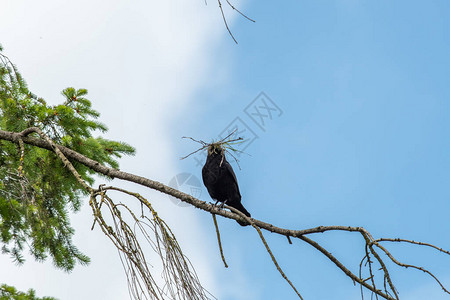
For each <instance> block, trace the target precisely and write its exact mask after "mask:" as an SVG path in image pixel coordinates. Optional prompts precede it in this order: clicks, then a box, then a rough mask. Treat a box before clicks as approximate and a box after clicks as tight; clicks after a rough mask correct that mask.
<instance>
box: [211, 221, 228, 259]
mask: <svg viewBox="0 0 450 300" xmlns="http://www.w3.org/2000/svg"><path fill="white" fill-rule="evenodd" d="M211 215H212V217H213V220H214V227H216V234H217V242H218V243H219V250H220V256H221V257H222V261H223V264H224V265H225V268H228V265H227V262H226V261H225V256H224V255H223V249H222V242H221V241H220V232H219V226H218V225H217V219H216V215H215V214H211Z"/></svg>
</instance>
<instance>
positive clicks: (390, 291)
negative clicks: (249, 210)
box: [0, 128, 450, 300]
mask: <svg viewBox="0 0 450 300" xmlns="http://www.w3.org/2000/svg"><path fill="white" fill-rule="evenodd" d="M33 132H37V133H38V134H39V137H34V136H30V135H29V134H30V133H33ZM0 139H1V140H6V141H10V142H13V143H16V144H20V141H22V142H23V143H26V144H29V145H33V146H36V147H40V148H43V149H47V150H50V151H53V152H55V153H56V154H57V155H58V156H59V157H60V158H61V159H62V160H63V162H64V163H65V165H66V166H67V167H68V168H69V169H71V167H70V166H71V163H70V161H77V162H79V163H81V164H83V165H85V166H87V167H88V168H90V169H92V170H94V171H96V172H98V173H101V174H103V175H106V176H109V177H111V178H118V179H122V180H126V181H129V182H134V183H136V184H139V185H143V186H146V187H149V188H151V189H154V190H157V191H160V192H162V193H164V194H168V195H171V196H173V197H176V198H178V199H180V200H182V201H184V202H187V203H189V204H191V205H193V206H195V207H196V208H199V209H201V210H204V211H207V212H209V213H212V214H214V215H221V216H223V217H225V218H229V219H234V220H239V221H241V222H244V223H249V224H251V225H252V226H253V227H254V228H255V229H257V230H258V232H260V230H261V229H264V230H267V231H269V232H272V233H277V234H280V235H283V236H286V237H292V238H298V239H300V240H302V241H304V242H306V243H308V244H309V245H311V246H312V247H314V248H315V249H317V250H318V251H319V252H321V253H322V254H323V255H324V256H325V257H327V258H328V259H329V260H330V261H331V262H333V263H334V264H335V265H336V266H337V267H338V268H339V269H340V270H342V272H344V273H345V274H346V275H347V276H348V277H349V278H350V279H352V281H353V282H354V283H358V284H359V285H360V286H362V287H364V288H366V289H368V290H369V291H371V292H372V293H373V294H375V296H376V297H377V298H378V296H380V297H382V298H385V299H389V300H391V299H399V296H398V293H397V290H396V288H395V285H394V283H393V281H392V279H391V276H390V274H389V270H388V268H387V266H386V263H385V262H384V260H383V258H382V256H381V255H380V254H385V255H386V256H387V257H388V258H389V259H390V260H391V261H393V262H394V263H395V264H397V265H398V266H401V267H405V268H415V269H418V270H421V271H423V272H425V273H427V274H428V275H430V276H432V277H433V278H434V279H435V280H436V281H437V282H438V284H439V285H440V286H441V287H442V288H443V289H444V291H445V292H446V293H449V291H448V290H447V289H445V288H444V285H443V284H442V283H441V282H440V281H439V280H438V279H437V277H436V276H435V275H433V274H432V273H431V272H429V271H428V270H426V269H424V268H421V267H418V266H414V265H409V264H404V263H402V262H400V261H398V260H397V259H395V258H394V257H393V256H392V255H391V254H390V252H389V251H388V250H387V249H386V248H385V247H384V246H382V245H381V243H382V242H404V243H409V244H415V245H419V246H426V247H432V248H434V249H436V250H439V251H440V252H442V253H444V254H447V255H450V252H449V251H447V250H444V249H442V248H439V247H437V246H435V245H432V244H429V243H423V242H416V241H412V240H406V239H392V238H379V239H374V238H373V237H372V235H371V234H370V233H369V232H368V231H367V230H366V229H364V228H363V227H353V226H318V227H314V228H309V229H302V230H292V229H286V228H280V227H277V226H274V225H272V224H269V223H265V222H263V221H260V220H257V219H253V218H247V217H245V216H243V215H240V214H237V213H236V212H233V211H226V210H223V209H220V208H218V207H216V206H214V205H211V204H209V203H206V202H204V201H200V200H198V199H196V198H194V197H192V196H190V195H188V194H185V193H183V192H181V191H178V190H176V189H173V188H171V187H168V186H166V185H164V184H162V183H160V182H157V181H154V180H150V179H147V178H144V177H141V176H137V175H134V174H131V173H127V172H123V171H120V170H117V169H112V168H108V167H106V166H103V165H101V164H100V163H98V162H96V161H94V160H92V159H89V158H87V157H85V156H83V155H81V154H80V153H78V152H76V151H73V150H71V149H69V148H66V147H63V146H61V145H56V144H54V143H53V142H52V141H51V140H49V139H48V138H46V137H45V135H44V136H43V134H42V132H40V131H39V129H36V128H28V129H26V130H24V131H23V132H7V131H2V130H0ZM63 157H65V158H67V161H65V160H64V159H63ZM66 162H68V164H66ZM72 167H73V166H72ZM71 170H72V169H71ZM74 171H75V172H74V175H75V176H76V170H74ZM80 184H82V183H81V182H80ZM104 189H105V188H103V190H104ZM109 189H116V190H119V189H117V188H112V187H110V188H109ZM99 193H100V194H99ZM127 193H129V194H130V195H134V196H135V197H136V198H138V199H139V201H140V202H141V203H144V204H145V205H146V206H147V207H148V208H149V209H150V207H151V206H150V203H148V201H147V200H145V199H144V198H140V197H138V196H137V194H133V193H130V192H127ZM93 195H96V196H98V195H100V196H101V195H102V194H101V191H98V190H97V191H94V192H93ZM102 199H103V201H100V203H98V202H97V204H95V203H94V207H93V209H94V211H95V212H96V213H97V215H95V217H96V218H99V215H98V210H99V209H100V208H101V204H102V203H109V204H108V207H109V209H110V211H111V212H112V213H113V214H116V216H117V214H118V213H117V212H116V209H117V207H119V206H120V207H122V208H125V209H126V210H127V208H126V206H125V205H123V204H120V205H118V204H113V203H112V202H110V200H109V199H108V198H107V197H105V196H103V198H102ZM147 203H148V205H147ZM150 210H151V209H150ZM127 211H128V212H129V213H131V214H132V212H131V211H129V210H127ZM152 214H153V211H152ZM155 214H156V212H155ZM97 220H98V221H97V222H99V221H100V223H101V219H97ZM103 226H104V228H103V229H104V231H106V232H105V234H107V235H108V234H109V235H112V233H111V232H114V231H111V230H110V228H111V227H110V226H109V225H104V224H103ZM115 226H118V227H116V229H117V228H122V229H121V230H122V231H123V232H126V231H125V227H120V226H123V224H117V225H115ZM328 231H341V232H342V231H345V232H358V233H359V234H361V236H362V238H363V241H364V245H365V256H364V257H363V259H362V260H361V263H360V273H359V274H358V275H359V276H357V275H355V274H353V273H352V272H351V271H350V270H349V269H348V268H347V267H346V266H345V265H344V264H342V263H341V262H340V261H339V259H338V258H337V257H335V256H333V255H332V254H331V252H329V251H328V250H326V249H325V248H324V247H322V246H321V245H320V244H319V243H318V242H316V241H314V240H312V239H311V238H310V237H308V235H311V234H315V233H324V232H328ZM112 236H113V235H112ZM113 237H114V236H113ZM114 239H115V240H116V243H115V244H116V246H117V247H118V248H119V249H122V248H123V249H125V247H124V245H123V244H121V243H120V242H119V241H121V239H120V238H114ZM168 241H170V239H169V240H168ZM113 242H114V241H113ZM379 251H381V252H379ZM124 253H126V252H124ZM173 253H176V251H174V252H173ZM272 257H273V256H272ZM372 257H373V258H375V259H374V260H373V261H372V259H371V258H372ZM130 261H133V259H131V258H130ZM174 261H178V258H174ZM363 262H365V264H364V266H368V272H369V276H367V277H366V278H363V274H362V266H363ZM375 267H376V268H379V269H381V271H382V273H383V284H384V290H380V289H378V288H377V286H376V281H375V276H374V275H375V274H374V273H373V271H372V270H373V269H374V268H375ZM175 269H176V267H175ZM139 272H141V271H139ZM145 273H146V272H145V271H143V272H142V274H145ZM133 276H135V275H133Z"/></svg>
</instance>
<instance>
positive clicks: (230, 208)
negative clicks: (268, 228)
mask: <svg viewBox="0 0 450 300" xmlns="http://www.w3.org/2000/svg"><path fill="white" fill-rule="evenodd" d="M224 207H225V208H228V209H229V210H231V211H232V212H234V213H236V214H238V215H240V216H241V217H243V218H244V219H245V220H246V221H247V222H248V223H250V225H252V226H253V228H255V229H256V231H257V232H258V234H259V237H260V238H261V241H262V242H263V244H264V246H265V247H266V250H267V252H268V253H269V255H270V257H271V258H272V261H273V263H274V265H275V267H276V268H277V270H278V272H279V273H280V274H281V276H282V277H283V278H284V280H286V281H287V283H289V285H290V286H291V287H292V289H293V290H294V291H295V293H296V294H297V296H298V297H299V298H300V299H302V300H303V298H302V296H301V295H300V293H299V292H298V291H297V289H296V288H295V286H294V285H293V284H292V282H291V281H290V280H289V278H287V276H286V274H284V272H283V270H282V269H281V267H280V265H279V264H278V262H277V260H276V258H275V256H274V255H273V253H272V251H271V250H270V247H269V245H268V244H267V242H266V239H265V238H264V235H263V234H262V232H261V230H260V229H259V227H258V226H256V225H255V223H254V222H253V221H252V220H251V219H250V218H249V217H247V216H246V215H244V214H243V213H242V212H241V211H239V210H237V209H235V208H234V207H231V206H228V205H224Z"/></svg>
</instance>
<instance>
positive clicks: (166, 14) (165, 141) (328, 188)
mask: <svg viewBox="0 0 450 300" xmlns="http://www.w3.org/2000/svg"><path fill="white" fill-rule="evenodd" d="M56 2H57V1H43V2H42V3H40V4H39V5H35V4H27V3H26V1H9V2H8V1H7V3H8V5H9V7H7V8H8V9H5V10H3V12H0V36H2V37H3V38H4V40H2V41H0V42H1V43H2V45H3V46H4V48H5V53H6V54H7V55H8V56H9V57H10V58H11V59H12V60H13V61H14V62H15V63H16V64H17V65H18V67H19V69H20V70H22V73H23V75H24V77H25V78H26V80H27V81H28V83H29V85H30V88H31V89H32V90H33V92H35V93H36V94H38V95H42V96H44V97H45V98H46V100H47V101H48V102H50V103H51V102H52V101H53V102H55V103H56V102H58V101H61V100H62V99H61V98H60V97H59V96H58V93H59V91H60V90H62V89H63V88H65V87H67V86H75V87H85V88H88V90H89V92H90V99H91V100H92V101H93V103H94V107H97V109H98V110H99V111H100V112H101V113H102V118H103V119H102V120H103V121H104V122H105V123H106V124H107V125H108V126H109V128H110V131H109V133H108V137H110V138H115V139H121V140H124V141H126V142H128V143H130V144H132V145H134V146H136V148H137V155H136V157H132V158H125V159H124V160H123V162H122V165H121V169H123V170H126V171H129V172H133V173H137V174H141V175H144V176H147V177H149V178H152V179H156V180H159V181H161V182H164V183H168V182H169V181H170V179H171V178H173V177H174V176H175V175H176V174H178V173H182V172H188V173H192V174H194V175H195V176H197V177H198V178H201V168H200V167H198V166H196V164H195V161H194V160H193V159H186V160H183V161H180V160H179V157H181V156H184V155H186V154H188V153H189V152H191V151H193V150H195V149H196V147H197V145H196V144H195V143H193V142H191V141H188V140H182V139H181V136H192V137H195V138H198V139H203V140H205V141H209V140H211V139H213V138H216V137H217V135H218V134H219V133H220V132H222V131H223V130H224V129H225V128H226V127H227V126H228V125H229V124H230V122H232V121H233V120H234V119H235V118H236V117H239V118H241V120H243V121H244V122H245V123H246V124H247V125H248V126H249V127H250V128H251V129H252V130H253V131H254V133H255V134H256V135H257V136H258V138H257V139H256V140H255V141H254V142H253V143H252V144H251V145H250V146H249V147H248V148H247V149H246V152H247V153H248V154H249V155H242V156H241V159H240V166H241V170H239V168H238V167H237V166H236V164H233V167H234V169H235V172H236V175H237V177H238V181H239V184H240V189H241V194H242V196H243V199H242V201H243V203H244V205H245V207H246V208H247V209H248V210H249V211H250V212H251V213H252V216H254V217H255V218H258V219H261V220H263V221H266V222H270V223H273V224H275V225H277V226H281V227H287V228H292V229H304V228H309V227H314V226H318V225H351V226H363V227H365V228H366V229H368V230H369V231H370V232H371V233H372V234H373V235H374V236H375V237H392V238H395V237H402V238H408V239H413V240H420V241H424V242H430V243H434V244H436V245H438V246H440V247H443V248H446V249H450V239H449V237H448V232H449V231H450V222H449V221H448V212H449V211H450V200H449V199H450V191H449V190H448V188H447V187H448V185H449V184H448V182H449V180H450V159H449V155H448V153H449V150H450V149H449V148H450V141H449V129H450V121H449V119H450V118H449V117H450V116H449V114H450V102H449V100H448V99H449V98H450V97H449V96H450V79H449V78H450V76H449V70H450V58H449V55H448V53H450V40H449V39H450V37H449V28H450V26H449V21H448V20H449V17H450V16H449V15H450V3H449V2H448V1H395V2H392V1H353V0H342V1H288V2H282V3H257V2H256V1H248V2H245V5H242V6H241V5H239V3H236V6H239V8H240V9H241V10H243V11H244V12H245V13H246V14H248V15H249V16H250V17H251V18H253V19H255V20H256V23H251V22H249V21H247V20H245V19H244V18H241V17H240V16H239V15H237V14H236V13H234V12H232V11H231V10H226V14H227V16H228V18H229V19H228V21H229V24H230V28H231V29H232V31H233V33H234V35H235V37H236V38H237V40H238V42H239V44H238V45H235V44H234V43H233V41H232V40H231V38H230V37H229V36H228V35H227V32H226V30H225V28H224V26H223V24H222V20H221V17H220V12H219V11H218V8H217V5H216V3H215V2H214V1H209V2H208V5H207V6H205V5H204V2H203V1H200V2H199V3H193V2H192V3H191V2H189V3H186V2H183V1H179V0H174V1H173V2H168V1H166V2H167V3H157V2H152V1H136V3H134V4H133V5H130V4H129V2H127V1H120V0H117V1H113V2H112V4H111V5H110V6H108V7H107V8H105V7H104V5H102V3H101V1H84V0H83V1H81V3H78V2H77V3H71V4H67V5H66V6H64V5H57V4H56ZM29 5H32V6H33V7H29ZM86 7H87V8H88V9H86ZM6 12H7V13H6ZM72 15H76V16H77V18H78V21H79V22H73V18H72ZM20 20H22V21H20ZM24 20H25V21H24ZM52 20H56V21H52ZM55 24H58V26H55ZM261 91H264V92H265V93H266V95H267V96H268V97H270V99H272V101H273V102H274V103H276V105H277V106H278V107H279V108H280V109H281V110H282V112H283V113H282V114H281V116H274V118H273V119H272V120H270V121H268V122H267V124H266V125H267V126H266V127H265V131H263V130H261V129H260V128H259V127H258V126H257V125H256V124H255V123H254V122H253V121H252V120H251V119H250V118H249V117H248V115H246V114H245V111H244V109H245V108H246V107H247V105H249V104H250V103H251V102H252V101H253V100H254V99H255V97H256V96H258V95H259V94H260V92H261ZM143 137H144V138H143ZM229 160H231V158H229ZM118 184H121V183H118ZM126 187H128V188H130V189H131V188H133V187H130V186H126ZM138 191H139V192H140V193H142V194H144V195H146V196H147V197H149V198H150V199H153V201H154V202H155V205H156V206H157V207H158V208H159V210H160V215H161V216H163V218H164V217H165V218H166V220H167V221H168V223H169V225H171V226H172V227H173V229H174V231H175V232H176V233H179V238H180V242H181V245H182V247H183V248H184V249H185V251H186V253H187V254H188V256H189V257H190V258H191V260H192V261H193V263H194V265H195V266H196V267H197V271H198V273H199V276H200V278H201V280H202V281H203V282H204V283H205V285H206V286H207V287H208V289H209V290H211V292H213V294H215V295H217V296H218V298H219V299H227V300H228V299H263V300H265V299H268V300H271V299H295V294H294V293H293V291H292V290H291V289H290V288H289V286H288V285H287V283H286V282H284V280H283V279H282V278H281V276H280V275H279V274H278V272H277V271H276V269H275V267H274V266H273V264H272V262H271V260H270V257H269V256H268V254H267V253H266V251H265V250H264V248H263V245H262V244H261V242H260V240H259V238H258V236H257V233H256V232H255V231H254V230H252V229H251V228H248V227H246V228H242V227H240V226H239V225H237V224H236V222H234V221H230V220H222V219H220V220H219V224H220V228H221V231H222V239H223V240H222V242H223V246H224V252H225V256H226V258H227V261H228V263H229V265H230V267H229V268H228V269H225V268H223V266H222V263H221V260H220V255H219V252H218V249H217V245H216V240H215V232H214V228H213V226H212V220H211V217H210V216H209V215H207V214H205V213H202V212H200V211H198V210H195V209H192V208H186V207H179V206H175V205H173V203H172V202H170V201H168V199H167V197H164V196H161V195H160V194H157V193H149V192H148V191H146V190H144V189H138ZM200 198H201V199H202V200H207V201H209V196H208V195H207V192H206V190H205V189H203V192H202V195H201V197H200ZM90 220H91V219H90V213H89V207H87V206H86V207H84V209H83V211H82V212H80V213H79V214H77V215H75V216H74V226H75V227H76V229H77V232H78V235H77V236H76V241H78V242H79V243H80V245H81V248H82V249H85V251H86V252H87V254H88V255H90V256H91V257H92V258H93V262H92V264H91V265H90V266H89V267H87V268H83V267H80V268H78V269H76V270H75V271H74V272H73V273H71V274H61V273H62V272H60V271H57V270H56V271H55V270H54V269H53V267H52V265H51V263H47V264H38V263H34V262H32V261H30V260H29V261H27V263H26V264H25V265H24V266H23V267H20V268H17V267H16V266H15V265H14V264H12V263H11V262H9V260H8V258H7V257H0V259H1V264H2V267H3V266H4V267H3V268H2V269H3V270H4V272H2V271H1V270H0V282H7V283H11V284H14V285H17V286H19V287H21V288H22V289H26V288H29V287H33V288H35V289H36V290H37V291H38V294H40V295H52V296H57V297H60V298H61V299H83V298H86V297H87V296H86V295H90V296H91V297H93V295H96V294H95V293H100V294H99V295H100V296H99V295H97V296H96V297H97V298H98V297H101V296H105V295H104V294H101V293H104V291H108V293H109V294H108V299H123V298H124V295H126V285H125V283H124V282H123V280H124V277H123V274H122V270H121V267H120V264H119V263H118V262H117V260H118V257H117V255H116V253H115V252H114V250H113V249H111V247H112V246H111V245H110V244H109V241H107V240H106V239H105V238H103V237H102V236H101V233H98V232H97V233H96V232H91V231H90V226H91V223H90V222H91V221H90ZM86 224H87V225H86ZM265 236H266V238H267V240H268V242H269V245H270V246H271V247H272V250H273V252H274V254H275V255H276V256H277V258H278V260H279V263H280V265H281V267H282V268H283V270H284V271H285V273H286V274H287V276H288V277H289V278H290V280H291V281H292V282H293V283H294V284H295V285H296V287H297V288H298V290H299V291H300V292H301V294H302V295H303V296H304V298H305V299H337V300H340V299H343V300H347V299H360V294H359V293H360V292H359V288H358V287H354V286H353V283H352V281H351V280H350V279H348V278H347V277H346V276H345V275H344V274H343V273H342V272H341V271H340V270H338V269H337V268H336V267H335V266H334V265H333V264H332V263H331V262H329V261H328V260H326V258H324V257H323V256H322V255H321V254H320V253H318V252H317V251H316V250H314V249H312V248H311V247H310V246H308V245H306V244H304V243H302V242H300V241H294V244H293V245H289V244H288V243H287V240H286V239H285V238H282V237H279V236H276V235H273V234H269V233H265ZM312 237H313V238H314V239H316V240H317V241H318V242H321V244H322V245H323V246H324V247H326V248H327V249H328V250H329V251H331V252H332V253H333V254H334V255H336V256H337V257H339V258H341V259H342V262H344V263H346V264H347V266H348V267H349V268H350V269H351V270H352V271H354V272H357V267H358V264H359V261H360V259H361V258H362V253H363V252H362V251H363V248H362V246H363V244H362V241H361V238H359V236H357V235H356V234H350V233H337V232H334V233H325V234H320V235H315V236H312ZM388 247H389V249H390V250H392V252H393V254H394V255H396V257H397V258H398V259H399V260H401V261H403V262H405V263H416V264H418V265H421V266H425V267H428V268H429V269H430V270H431V271H433V272H434V273H435V274H436V275H438V276H439V278H440V279H442V281H443V283H446V284H447V286H450V271H449V270H450V268H449V267H450V257H448V256H445V255H442V254H440V253H437V252H436V251H432V250H430V249H422V248H420V247H418V246H413V245H388ZM98 249H102V250H101V253H97V252H98ZM389 267H390V268H391V272H392V276H393V279H394V281H395V283H396V286H397V288H398V290H399V292H400V296H401V299H450V296H449V295H445V294H444V293H443V292H442V291H441V290H440V288H439V286H438V285H437V284H435V283H434V282H433V281H432V280H431V279H430V278H429V277H427V276H426V275H425V274H422V273H421V272H419V271H415V270H402V269H399V268H396V267H395V266H393V265H389ZM105 270H107V273H108V274H104V273H105ZM25 273H26V274H27V275H26V276H24V275H23V274H25ZM42 274H46V275H45V276H42ZM96 276H107V277H105V278H106V279H105V281H106V282H105V283H103V284H104V286H100V288H99V286H96V287H90V285H89V284H90V283H91V282H92V280H93V279H92V278H98V277H96ZM112 282H113V283H114V287H112V284H111V283H112ZM99 284H100V283H99ZM79 285H83V286H84V287H86V288H85V291H83V289H79V288H77V286H79ZM99 290H100V291H99ZM84 293H85V294H84ZM369 296H370V295H369V294H366V297H369Z"/></svg>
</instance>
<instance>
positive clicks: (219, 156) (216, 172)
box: [202, 143, 250, 226]
mask: <svg viewBox="0 0 450 300" xmlns="http://www.w3.org/2000/svg"><path fill="white" fill-rule="evenodd" d="M202 177H203V183H204V184H205V186H206V188H207V189H208V193H209V195H210V196H211V198H213V199H214V200H216V201H220V202H223V203H224V204H226V205H229V206H231V207H234V208H236V209H237V210H239V211H241V212H242V213H243V214H244V215H246V216H247V217H250V213H249V212H248V211H247V210H246V209H245V208H244V206H242V204H241V193H240V192H239V186H238V183H237V179H236V175H235V174H234V171H233V168H231V165H230V163H228V161H227V159H226V158H225V152H224V149H223V148H222V146H221V145H220V144H219V143H213V144H210V145H209V147H208V157H207V158H206V163H205V165H204V166H203V169H202ZM216 203H217V202H216ZM237 222H238V223H239V225H241V226H246V225H248V224H247V223H243V222H240V221H237Z"/></svg>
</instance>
